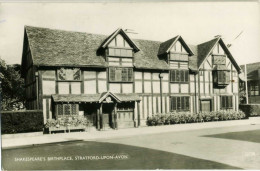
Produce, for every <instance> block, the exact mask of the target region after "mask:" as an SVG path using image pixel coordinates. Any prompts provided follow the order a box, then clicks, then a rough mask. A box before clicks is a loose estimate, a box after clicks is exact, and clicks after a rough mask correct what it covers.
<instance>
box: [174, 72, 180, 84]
mask: <svg viewBox="0 0 260 171" xmlns="http://www.w3.org/2000/svg"><path fill="white" fill-rule="evenodd" d="M175 80H176V81H180V71H179V70H176V79H175Z"/></svg>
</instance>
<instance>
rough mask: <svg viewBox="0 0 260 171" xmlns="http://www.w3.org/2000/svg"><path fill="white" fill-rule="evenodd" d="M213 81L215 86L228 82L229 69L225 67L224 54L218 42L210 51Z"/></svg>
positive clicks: (221, 85)
mask: <svg viewBox="0 0 260 171" xmlns="http://www.w3.org/2000/svg"><path fill="white" fill-rule="evenodd" d="M212 63H213V65H214V70H213V82H214V84H215V85H216V86H219V87H224V86H227V85H228V84H229V83H230V70H229V69H228V68H227V67H226V55H225V52H224V50H223V49H222V47H221V45H220V44H219V43H218V44H217V45H216V46H215V48H214V49H213V52H212Z"/></svg>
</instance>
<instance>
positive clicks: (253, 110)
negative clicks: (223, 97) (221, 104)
mask: <svg viewBox="0 0 260 171" xmlns="http://www.w3.org/2000/svg"><path fill="white" fill-rule="evenodd" d="M239 109H240V110H242V111H243V112H244V113H245V114H246V117H247V118H248V117H250V116H260V104H240V105H239Z"/></svg>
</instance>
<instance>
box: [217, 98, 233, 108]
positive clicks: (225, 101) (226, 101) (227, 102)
mask: <svg viewBox="0 0 260 171" xmlns="http://www.w3.org/2000/svg"><path fill="white" fill-rule="evenodd" d="M220 104H221V106H220V109H224V110H225V109H232V108H233V97H232V96H220Z"/></svg>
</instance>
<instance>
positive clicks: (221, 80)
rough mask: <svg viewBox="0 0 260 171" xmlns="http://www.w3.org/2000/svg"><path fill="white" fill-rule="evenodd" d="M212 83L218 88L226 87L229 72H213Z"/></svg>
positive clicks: (228, 80)
mask: <svg viewBox="0 0 260 171" xmlns="http://www.w3.org/2000/svg"><path fill="white" fill-rule="evenodd" d="M213 79H214V83H215V84H217V85H218V86H223V85H228V84H229V82H230V71H223V70H217V71H214V72H213Z"/></svg>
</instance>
